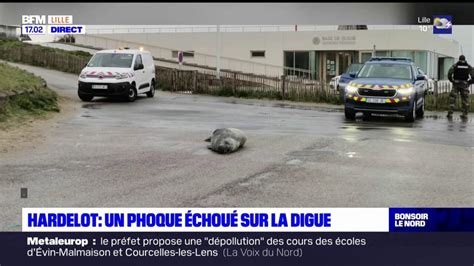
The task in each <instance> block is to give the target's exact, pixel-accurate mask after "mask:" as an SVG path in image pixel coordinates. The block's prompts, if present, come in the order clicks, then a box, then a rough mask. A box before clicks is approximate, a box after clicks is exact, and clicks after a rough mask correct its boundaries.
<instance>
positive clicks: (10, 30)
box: [0, 25, 20, 39]
mask: <svg viewBox="0 0 474 266" xmlns="http://www.w3.org/2000/svg"><path fill="white" fill-rule="evenodd" d="M0 34H1V35H4V36H5V37H6V38H9V39H14V38H17V37H19V36H20V26H14V25H0Z"/></svg>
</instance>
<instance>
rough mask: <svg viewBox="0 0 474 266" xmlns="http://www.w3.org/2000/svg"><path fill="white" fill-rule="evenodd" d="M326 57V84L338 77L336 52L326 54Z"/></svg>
mask: <svg viewBox="0 0 474 266" xmlns="http://www.w3.org/2000/svg"><path fill="white" fill-rule="evenodd" d="M324 55H325V56H324V61H323V66H324V72H325V75H324V77H325V78H326V79H325V80H326V82H329V81H330V80H331V79H332V78H334V77H335V76H336V71H337V70H336V52H326V53H324Z"/></svg>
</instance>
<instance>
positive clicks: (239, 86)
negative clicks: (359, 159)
mask: <svg viewBox="0 0 474 266" xmlns="http://www.w3.org/2000/svg"><path fill="white" fill-rule="evenodd" d="M157 73H158V74H157V77H156V79H157V86H158V88H161V89H163V90H169V91H173V92H181V93H195V94H199V93H203V94H211V95H218V96H236V97H249V98H269V99H284V100H292V101H313V102H330V103H339V102H340V97H339V93H338V92H337V91H336V90H334V89H331V88H330V87H329V86H328V85H326V84H321V83H319V82H317V81H314V80H305V79H302V78H297V77H293V78H288V77H287V76H275V77H269V76H263V75H254V74H247V73H239V72H234V71H221V72H220V75H219V76H220V78H219V79H218V78H216V71H215V70H205V71H198V70H178V69H172V68H166V67H161V66H157Z"/></svg>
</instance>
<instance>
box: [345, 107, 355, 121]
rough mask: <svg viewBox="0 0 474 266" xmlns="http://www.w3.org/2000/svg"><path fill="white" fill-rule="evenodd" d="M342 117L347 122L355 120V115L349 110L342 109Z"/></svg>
mask: <svg viewBox="0 0 474 266" xmlns="http://www.w3.org/2000/svg"><path fill="white" fill-rule="evenodd" d="M344 115H345V116H346V119H347V120H355V117H356V113H355V112H354V110H352V109H349V108H344Z"/></svg>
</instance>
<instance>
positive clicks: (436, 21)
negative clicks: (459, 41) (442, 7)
mask: <svg viewBox="0 0 474 266" xmlns="http://www.w3.org/2000/svg"><path fill="white" fill-rule="evenodd" d="M433 33H434V34H452V33H453V18H452V17H451V16H446V15H444V16H433Z"/></svg>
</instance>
